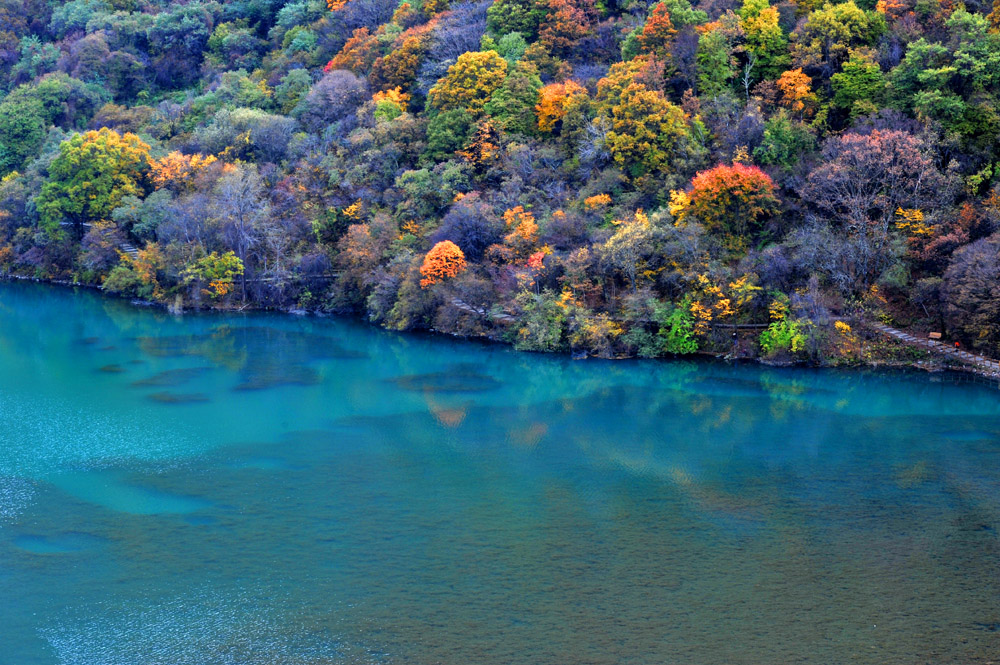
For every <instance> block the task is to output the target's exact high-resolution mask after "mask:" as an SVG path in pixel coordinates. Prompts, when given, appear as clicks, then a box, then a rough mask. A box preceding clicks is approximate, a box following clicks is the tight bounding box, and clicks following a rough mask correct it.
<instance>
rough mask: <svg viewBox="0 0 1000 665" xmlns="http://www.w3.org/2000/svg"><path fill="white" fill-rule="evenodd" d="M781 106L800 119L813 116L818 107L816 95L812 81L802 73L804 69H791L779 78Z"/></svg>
mask: <svg viewBox="0 0 1000 665" xmlns="http://www.w3.org/2000/svg"><path fill="white" fill-rule="evenodd" d="M777 83H778V89H779V90H780V91H781V104H782V105H783V106H786V107H787V108H789V109H791V110H792V112H794V113H797V114H798V115H799V119H800V120H801V119H802V118H804V117H806V116H808V115H811V114H812V112H813V109H814V108H815V107H816V95H815V94H813V91H812V79H811V78H809V76H808V75H806V74H804V73H802V68H801V67H799V68H798V69H790V70H788V71H787V72H785V73H784V74H782V75H781V77H780V78H778V82H777Z"/></svg>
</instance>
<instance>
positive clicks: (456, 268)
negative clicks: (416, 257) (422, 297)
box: [420, 240, 466, 289]
mask: <svg viewBox="0 0 1000 665" xmlns="http://www.w3.org/2000/svg"><path fill="white" fill-rule="evenodd" d="M465 268H466V264H465V254H464V253H463V252H462V250H461V248H459V246H458V245H456V244H455V243H453V242H452V241H450V240H442V241H441V242H439V243H438V244H436V245H434V247H432V248H431V251H429V252H427V256H425V257H424V263H423V265H422V266H420V274H421V275H423V276H424V278H423V279H422V280H420V286H421V287H423V288H425V289H426V288H427V287H428V286H433V285H435V284H437V283H438V282H442V281H444V280H446V279H451V278H452V277H456V276H457V275H458V274H459V273H461V272H463V271H464V270H465Z"/></svg>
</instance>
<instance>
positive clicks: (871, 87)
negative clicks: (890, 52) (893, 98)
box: [830, 51, 885, 115]
mask: <svg viewBox="0 0 1000 665" xmlns="http://www.w3.org/2000/svg"><path fill="white" fill-rule="evenodd" d="M830 84H831V85H832V87H833V105H834V106H837V107H839V108H842V109H845V110H848V111H851V112H852V115H866V114H868V113H872V112H873V111H876V110H877V109H878V107H879V106H880V105H881V103H882V99H883V97H884V93H885V77H884V76H883V75H882V69H881V68H880V67H879V66H878V63H876V62H875V61H874V60H872V58H871V56H870V55H868V54H867V53H864V52H862V51H852V52H851V57H850V59H849V60H848V61H847V62H845V63H844V67H843V69H842V70H841V71H840V72H838V73H836V74H834V75H833V76H831V77H830Z"/></svg>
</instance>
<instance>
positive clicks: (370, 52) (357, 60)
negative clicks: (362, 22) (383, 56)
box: [323, 27, 380, 75]
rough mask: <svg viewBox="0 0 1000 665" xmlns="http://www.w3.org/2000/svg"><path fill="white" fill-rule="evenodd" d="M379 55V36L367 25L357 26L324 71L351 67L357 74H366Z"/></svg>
mask: <svg viewBox="0 0 1000 665" xmlns="http://www.w3.org/2000/svg"><path fill="white" fill-rule="evenodd" d="M379 55H380V53H379V43H378V38H377V37H376V36H375V35H372V34H371V33H370V32H369V31H368V28H366V27H361V28H357V29H355V30H354V32H353V33H352V34H351V36H350V38H349V39H348V40H347V41H346V42H344V45H343V46H342V47H340V52H339V53H337V55H335V56H333V58H332V59H331V60H330V62H328V63H326V66H325V67H323V71H324V72H332V71H333V70H335V69H349V70H351V71H352V72H354V73H355V74H358V75H364V74H366V73H367V72H368V71H369V70H370V69H371V67H372V65H373V64H375V60H376V58H378V57H379Z"/></svg>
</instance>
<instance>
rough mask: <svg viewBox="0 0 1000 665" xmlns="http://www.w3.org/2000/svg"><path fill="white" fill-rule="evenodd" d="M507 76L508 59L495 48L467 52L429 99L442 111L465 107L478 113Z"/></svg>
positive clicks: (438, 83) (475, 113)
mask: <svg viewBox="0 0 1000 665" xmlns="http://www.w3.org/2000/svg"><path fill="white" fill-rule="evenodd" d="M506 77H507V61H506V60H504V59H503V58H501V57H500V54H498V53H497V52H496V51H485V52H478V53H464V54H462V55H461V56H459V58H458V62H456V63H455V64H454V65H452V66H451V67H449V68H448V74H447V76H445V77H444V78H443V79H441V80H440V81H438V82H437V84H436V85H435V86H434V87H433V88H431V89H430V91H429V92H428V93H427V97H428V101H429V103H430V105H431V107H433V108H435V109H438V110H441V111H451V110H454V109H464V110H465V111H467V112H468V113H470V114H472V115H478V114H480V113H482V111H483V107H484V106H485V105H486V103H487V102H488V101H490V97H491V96H492V95H493V93H494V92H496V90H497V89H498V88H499V87H500V86H501V84H502V83H503V82H504V79H505V78H506Z"/></svg>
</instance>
